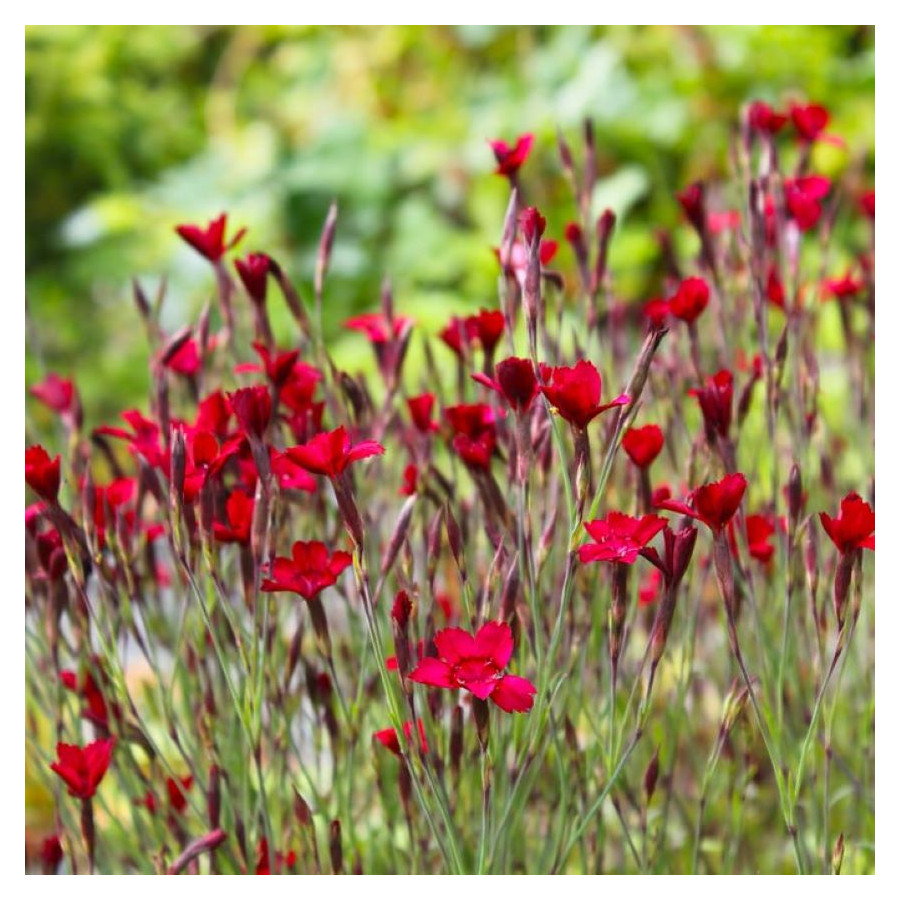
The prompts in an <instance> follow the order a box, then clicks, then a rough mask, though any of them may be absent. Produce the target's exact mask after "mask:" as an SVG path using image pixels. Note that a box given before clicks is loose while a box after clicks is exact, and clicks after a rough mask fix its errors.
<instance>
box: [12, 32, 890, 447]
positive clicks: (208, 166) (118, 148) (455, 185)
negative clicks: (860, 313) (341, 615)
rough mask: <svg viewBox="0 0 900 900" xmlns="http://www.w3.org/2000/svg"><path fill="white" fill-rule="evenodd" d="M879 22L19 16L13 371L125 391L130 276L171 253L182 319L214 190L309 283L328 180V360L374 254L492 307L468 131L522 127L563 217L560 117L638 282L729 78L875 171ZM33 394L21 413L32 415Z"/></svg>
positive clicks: (362, 351)
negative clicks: (190, 228) (359, 24)
mask: <svg viewBox="0 0 900 900" xmlns="http://www.w3.org/2000/svg"><path fill="white" fill-rule="evenodd" d="M874 44H875V38H874V29H872V28H867V27H797V28H791V27H781V26H778V27H741V28H735V27H714V28H713V27H710V28H707V27H590V28H588V27H574V26H566V27H541V28H523V27H485V26H476V27H448V28H438V27H424V28H423V27H393V26H392V27H377V28H368V27H367V28H354V27H332V28H325V27H185V26H174V27H163V26H159V27H157V26H152V27H141V28H134V27H118V26H110V27H101V28H97V27H49V26H40V27H31V28H29V29H27V30H26V81H25V89H26V130H25V134H26V220H25V231H26V287H27V297H26V309H27V319H26V321H27V341H26V343H27V348H26V384H27V385H31V384H33V383H34V382H35V381H36V380H38V379H39V378H40V377H41V376H42V375H43V374H44V373H45V372H46V371H50V370H52V371H57V372H59V373H61V374H63V375H67V376H74V377H75V379H76V382H77V385H78V388H79V390H80V391H81V394H82V397H83V401H84V405H85V410H86V423H85V424H86V425H87V426H88V427H93V426H95V425H97V424H99V423H100V422H101V421H108V420H110V419H112V418H115V416H116V415H117V414H118V412H119V411H120V410H121V409H123V408H126V407H128V406H131V405H144V402H145V398H146V396H147V390H148V369H147V365H146V357H147V344H146V338H145V336H144V332H143V330H142V328H141V327H140V325H139V320H138V317H137V314H136V312H135V309H134V306H133V303H132V299H131V284H130V282H131V278H132V277H135V276H136V277H138V278H140V279H141V282H142V284H143V285H144V286H145V287H146V289H147V290H148V291H149V292H152V291H153V290H155V288H156V286H157V284H158V283H159V280H160V278H161V277H162V276H166V277H167V278H168V284H169V289H168V293H167V297H166V302H165V307H164V315H163V322H164V323H165V324H166V325H167V326H168V327H169V328H170V329H171V330H175V329H176V328H179V327H181V326H182V325H184V324H188V323H189V322H192V321H194V320H195V319H196V316H197V314H198V312H199V310H200V309H201V307H202V305H203V303H204V301H205V300H206V299H209V297H210V296H211V291H212V289H213V285H212V280H211V277H210V273H209V269H208V265H207V264H206V262H205V261H204V260H202V259H201V258H200V257H199V256H198V255H197V254H196V253H194V252H193V251H192V250H191V249H190V248H188V247H187V246H186V245H185V244H183V243H182V242H181V241H180V240H179V239H178V238H177V237H176V236H175V234H174V231H173V228H174V226H175V225H176V224H178V223H181V222H196V223H199V224H205V223H206V222H207V221H208V220H209V219H211V218H212V217H214V216H215V215H217V214H218V213H219V212H221V211H227V212H228V213H229V221H230V222H231V223H233V226H238V225H244V226H247V227H248V229H249V232H248V236H247V237H246V238H245V240H244V242H243V243H242V244H241V247H240V249H241V250H242V251H244V252H246V251H250V250H256V249H259V250H265V251H267V252H270V253H272V254H273V255H274V256H275V257H276V258H277V259H279V260H280V261H281V262H282V263H283V264H284V265H285V266H286V268H287V269H288V271H289V273H290V275H291V277H292V278H293V279H294V280H295V282H296V283H298V285H299V286H300V288H301V291H303V292H304V293H305V295H306V296H309V294H310V286H311V279H312V274H313V269H314V258H315V248H316V244H317V241H318V235H319V231H320V229H321V225H322V222H323V219H324V217H325V213H326V210H327V208H328V204H329V203H330V201H331V200H332V199H336V200H337V201H338V203H339V205H340V219H339V226H338V237H337V242H336V246H335V253H334V258H333V266H332V274H331V276H330V281H329V285H328V288H327V298H326V304H327V305H326V309H325V326H326V330H327V333H328V335H329V336H330V340H329V346H330V347H331V349H332V353H333V355H334V356H335V357H336V359H337V361H338V362H339V364H340V363H343V364H353V363H354V362H356V361H358V365H359V366H362V365H365V364H367V361H368V360H369V359H370V353H369V351H368V348H367V347H366V346H365V339H364V338H363V337H362V336H360V335H355V334H352V333H349V332H345V331H343V330H342V329H341V323H342V321H343V320H344V319H345V318H347V317H348V316H350V315H352V314H354V313H356V312H359V311H363V310H366V309H373V308H374V307H375V305H376V303H377V298H378V291H379V285H380V282H381V279H382V277H383V276H384V275H385V274H389V275H390V276H391V278H392V279H393V283H394V286H395V294H396V303H397V307H398V309H399V310H400V311H401V312H403V313H404V314H408V315H412V316H413V317H414V318H416V320H417V321H418V323H419V326H420V329H422V330H423V331H424V333H428V332H430V333H435V332H436V331H437V330H438V329H439V327H440V326H441V325H442V324H443V323H444V322H445V321H446V319H447V318H448V317H449V316H450V315H451V314H454V313H464V312H467V311H471V310H474V309H477V308H478V307H479V306H481V305H491V306H493V305H494V304H495V297H496V277H497V267H496V261H495V259H494V256H493V254H492V252H491V246H492V244H494V243H496V242H497V237H498V233H499V230H500V227H501V224H502V217H503V213H504V210H505V205H506V199H507V186H506V182H505V180H504V179H502V178H498V177H495V176H494V175H493V174H492V171H493V168H494V160H493V156H492V154H491V151H490V148H489V146H488V144H487V140H488V139H489V138H504V139H506V140H514V139H515V137H516V136H517V135H518V134H520V133H522V132H526V131H532V132H534V133H535V135H536V146H535V149H534V151H533V153H532V157H531V159H530V160H529V163H528V166H527V167H526V169H525V173H524V189H525V192H526V196H527V199H528V200H529V202H533V203H536V204H538V205H539V206H540V207H541V209H542V211H544V212H545V214H546V215H547V219H548V222H549V236H550V237H556V238H561V236H562V229H563V226H564V224H565V222H566V221H568V220H569V219H571V218H573V214H574V211H573V209H572V206H571V200H570V197H569V193H568V187H567V184H566V182H565V179H564V177H563V173H562V170H561V167H560V164H559V161H558V156H557V152H556V146H555V144H556V132H557V129H560V130H561V131H562V132H563V133H564V134H565V135H566V136H567V138H568V139H569V141H570V143H572V145H573V146H578V145H580V140H579V138H578V132H579V130H580V128H581V123H582V121H583V119H584V117H585V116H591V117H592V118H593V119H594V121H595V123H596V128H597V140H598V158H599V174H600V180H599V183H598V187H597V192H596V195H595V197H594V203H595V207H596V208H597V209H601V208H603V207H605V206H612V207H613V208H614V209H615V210H616V212H617V213H618V215H619V228H618V230H617V235H616V239H615V241H614V242H613V246H612V261H611V262H612V267H613V271H614V273H615V274H616V279H617V281H616V286H617V289H618V290H619V292H620V293H621V294H622V295H623V296H624V297H626V298H629V299H634V300H635V301H636V302H637V301H640V300H643V299H646V298H647V297H649V296H651V295H652V293H653V292H654V289H655V288H656V287H657V284H658V281H657V279H658V273H659V259H658V257H659V250H658V246H657V244H656V242H655V240H654V238H653V232H654V229H656V228H658V227H673V226H675V225H676V224H677V223H678V222H679V221H680V210H679V207H678V205H677V203H676V201H675V198H674V191H675V190H676V189H678V188H681V187H683V186H684V185H686V184H687V183H688V182H689V181H691V180H693V179H696V178H715V177H716V176H717V175H719V174H724V167H725V166H727V162H728V155H727V146H728V140H729V135H730V129H732V128H733V127H734V124H735V122H736V119H737V114H738V111H739V109H740V107H741V105H742V104H743V103H745V102H746V101H748V100H750V99H754V98H760V99H765V100H768V101H770V102H777V103H784V102H786V101H788V100H790V99H792V98H796V99H805V100H808V101H810V102H818V103H823V104H825V105H826V106H828V108H829V109H830V110H831V112H832V125H831V127H830V129H829V130H830V131H833V132H835V133H837V134H839V135H841V136H842V137H843V138H844V139H845V140H846V142H847V148H846V150H840V149H837V148H835V147H830V146H828V145H825V144H822V145H820V146H818V147H817V150H816V159H815V167H816V169H817V170H818V171H821V172H823V173H825V174H830V175H835V176H837V175H840V174H842V172H843V171H844V170H845V169H846V168H847V167H854V168H855V169H856V170H857V171H859V172H860V173H862V177H864V178H867V179H869V183H870V184H873V183H874V155H873V153H874V151H873V150H872V148H874V131H875V121H874V78H875V47H874ZM733 201H734V203H735V204H737V203H738V202H739V198H733ZM688 232H689V229H686V228H682V229H679V231H678V239H679V240H682V239H683V240H693V236H692V235H690V234H689V233H688ZM560 254H561V256H562V257H563V258H562V259H561V265H562V267H563V268H571V264H572V261H571V260H570V259H569V258H568V254H569V251H568V248H567V247H565V246H563V247H562V248H561V250H560ZM270 307H271V309H272V316H273V319H274V324H275V328H276V336H278V335H279V334H280V335H281V336H282V338H283V339H284V340H286V339H287V337H288V335H289V334H290V333H291V329H290V322H289V320H288V317H287V312H286V310H285V309H284V308H283V306H282V304H281V303H280V302H279V300H278V299H277V296H273V302H271V303H270ZM27 408H28V416H29V418H28V421H27V424H28V425H29V427H31V429H32V430H35V429H37V433H38V434H39V433H40V431H41V430H42V427H44V426H45V425H49V424H50V423H51V418H50V414H49V413H45V411H44V410H42V409H39V408H37V405H36V404H34V403H33V402H29V403H28V405H27ZM45 416H46V420H45Z"/></svg>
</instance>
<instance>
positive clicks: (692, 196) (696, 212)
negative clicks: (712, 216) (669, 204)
mask: <svg viewBox="0 0 900 900" xmlns="http://www.w3.org/2000/svg"><path fill="white" fill-rule="evenodd" d="M675 197H676V199H677V200H678V202H679V203H680V204H681V208H682V209H683V210H684V214H685V216H686V217H687V220H688V222H690V223H691V225H693V226H694V228H696V229H697V230H698V231H702V230H703V229H704V228H705V226H706V198H705V196H704V190H703V183H702V182H700V181H695V182H694V183H693V184H689V185H688V186H687V187H686V188H685V189H684V190H683V191H680V192H679V193H677V194H676V195H675Z"/></svg>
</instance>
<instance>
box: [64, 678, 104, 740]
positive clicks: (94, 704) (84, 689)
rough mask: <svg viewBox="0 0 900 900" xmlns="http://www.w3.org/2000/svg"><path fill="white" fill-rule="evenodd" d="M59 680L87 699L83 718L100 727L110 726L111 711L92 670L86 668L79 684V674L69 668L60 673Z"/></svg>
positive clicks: (65, 686)
mask: <svg viewBox="0 0 900 900" xmlns="http://www.w3.org/2000/svg"><path fill="white" fill-rule="evenodd" d="M59 680H60V681H61V682H62V684H63V687H64V688H65V689H66V690H68V691H72V692H73V693H75V694H80V695H81V696H82V697H83V698H84V701H85V704H86V706H85V709H84V711H83V712H82V714H81V715H82V718H84V719H87V720H88V721H89V722H92V723H93V724H94V725H97V726H98V727H99V728H107V727H108V726H109V711H108V710H107V707H106V701H105V700H104V699H103V692H102V691H101V690H100V687H99V685H98V684H97V682H96V681H95V680H94V676H93V675H92V674H91V672H90V670H88V669H86V670H85V671H84V674H83V676H82V678H81V683H80V684H79V680H78V675H77V674H76V673H75V672H73V671H71V670H69V669H66V670H63V671H62V672H60V673H59Z"/></svg>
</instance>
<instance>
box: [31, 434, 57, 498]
mask: <svg viewBox="0 0 900 900" xmlns="http://www.w3.org/2000/svg"><path fill="white" fill-rule="evenodd" d="M59 462H60V457H59V455H58V454H57V455H56V456H55V457H54V458H53V459H50V455H49V454H48V453H47V451H46V450H45V449H44V448H43V447H42V446H41V445H40V444H36V445H35V446H33V447H29V448H28V449H27V450H26V451H25V483H26V484H27V485H28V486H29V487H30V488H31V489H32V490H33V491H34V492H35V493H36V494H37V495H38V496H39V497H40V498H41V499H43V500H46V501H47V502H48V503H56V499H57V497H58V496H59V478H60V476H59Z"/></svg>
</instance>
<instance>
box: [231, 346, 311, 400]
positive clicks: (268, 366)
mask: <svg viewBox="0 0 900 900" xmlns="http://www.w3.org/2000/svg"><path fill="white" fill-rule="evenodd" d="M253 349H254V350H255V351H256V353H257V355H258V356H259V358H260V361H261V362H262V367H260V366H258V365H255V364H254V363H241V364H240V365H238V366H235V369H234V371H235V372H237V373H238V374H240V373H243V372H259V371H260V368H262V371H264V372H265V373H266V378H268V379H269V381H270V382H272V384H273V385H275V387H276V388H278V389H279V390H280V389H281V388H282V387H283V386H284V385H285V383H286V382H288V381H289V380H291V379H292V378H294V377H295V369H296V368H297V358H298V357H299V356H300V351H299V350H285V351H279V350H276V351H275V354H274V356H273V355H272V354H271V353H270V352H269V348H268V347H267V346H266V345H265V344H261V343H260V342H259V341H254V342H253ZM302 365H304V366H305V364H302ZM305 368H307V369H312V367H311V366H305ZM312 372H314V373H315V376H316V377H315V378H314V379H313V383H312V390H313V391H315V382H316V381H318V375H319V373H318V371H317V370H316V369H312ZM298 374H300V375H301V376H306V377H309V375H308V374H307V373H304V372H303V371H302V370H301V372H300V373H298ZM310 396H312V393H310Z"/></svg>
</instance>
